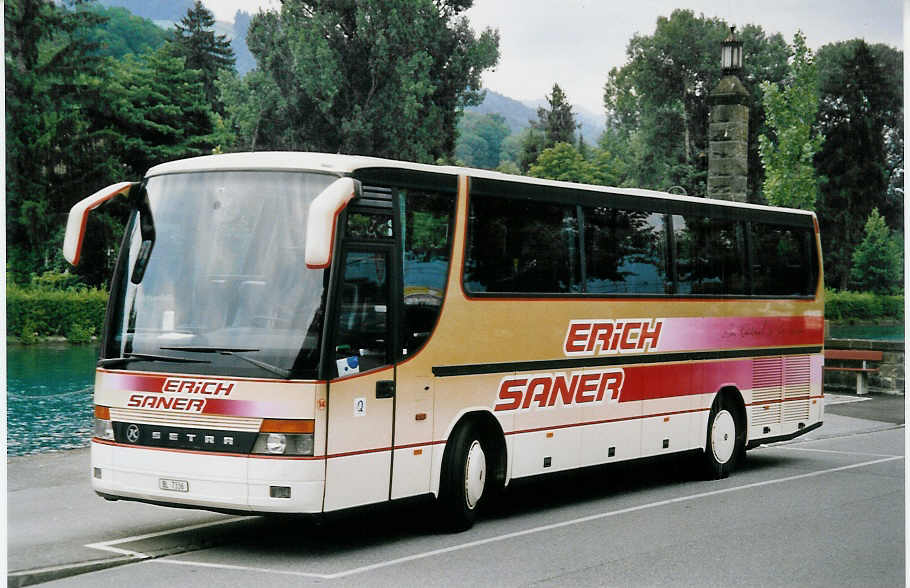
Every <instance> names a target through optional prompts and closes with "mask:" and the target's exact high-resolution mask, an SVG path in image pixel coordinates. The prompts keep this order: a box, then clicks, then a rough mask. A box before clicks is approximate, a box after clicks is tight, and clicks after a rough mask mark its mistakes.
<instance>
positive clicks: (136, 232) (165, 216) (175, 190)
mask: <svg viewBox="0 0 910 588" xmlns="http://www.w3.org/2000/svg"><path fill="white" fill-rule="evenodd" d="M335 179H337V178H336V177H335V176H331V175H326V174H317V173H301V172H278V171H255V172H254V171H223V172H198V173H182V174H171V175H163V176H156V177H152V178H150V179H149V180H148V182H147V184H146V186H145V191H146V194H147V197H148V203H149V207H148V208H149V210H150V214H151V217H152V219H151V220H152V223H153V225H154V232H155V240H154V246H153V248H152V252H151V255H150V256H149V257H148V259H147V263H146V264H145V267H144V268H140V269H137V267H138V266H141V265H143V264H142V263H139V264H137V263H136V262H137V259H138V258H141V257H142V256H143V253H142V239H143V237H142V234H141V233H142V232H141V230H140V224H141V222H140V221H142V220H143V219H141V218H139V217H140V215H141V214H143V213H144V212H141V211H142V210H143V209H142V208H140V211H137V212H134V215H133V218H132V220H131V222H130V224H129V226H128V227H127V231H128V238H127V239H125V241H124V243H125V245H124V247H125V248H126V249H125V251H123V252H122V253H121V255H120V259H119V261H118V264H119V267H118V269H117V273H116V278H115V283H114V286H113V288H112V292H111V296H112V312H111V313H110V316H109V319H110V321H111V323H110V324H109V325H108V328H107V341H106V345H105V349H104V354H103V356H104V358H105V359H103V360H102V365H103V364H104V362H105V361H107V362H110V363H111V364H112V365H113V364H114V363H116V359H118V358H119V359H122V360H124V363H125V362H126V361H127V360H128V361H129V363H130V369H141V370H146V371H163V372H181V373H186V372H190V373H207V374H213V375H234V376H242V377H274V376H276V375H278V376H283V377H296V378H315V377H316V376H317V373H318V363H319V355H320V353H319V351H320V342H321V333H322V320H323V309H324V300H325V296H324V289H325V284H324V280H325V273H326V272H325V270H313V269H307V267H306V264H305V261H304V245H305V242H306V239H305V237H306V235H305V231H306V220H307V219H306V215H307V211H308V209H309V206H310V203H311V202H312V201H313V199H314V198H315V197H316V196H317V195H318V194H319V193H320V192H321V191H322V190H323V189H324V188H325V187H326V186H328V185H329V184H330V183H331V182H332V181H333V180H335ZM145 214H148V213H145ZM146 220H147V219H146ZM143 270H144V273H143ZM134 272H137V273H136V276H133V273H134ZM131 278H134V279H131ZM139 278H141V279H139ZM134 281H138V282H139V283H138V284H135V283H133V282H134Z"/></svg>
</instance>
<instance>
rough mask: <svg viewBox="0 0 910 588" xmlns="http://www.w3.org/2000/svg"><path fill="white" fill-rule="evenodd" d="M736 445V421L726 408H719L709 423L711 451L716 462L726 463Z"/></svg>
mask: <svg viewBox="0 0 910 588" xmlns="http://www.w3.org/2000/svg"><path fill="white" fill-rule="evenodd" d="M735 447H736V422H735V421H734V420H733V415H732V414H730V412H729V411H727V410H721V411H720V412H718V413H717V415H715V417H714V423H713V424H712V425H711V451H712V452H713V453H714V459H715V460H717V463H727V462H728V461H730V458H731V457H733V450H734V448H735Z"/></svg>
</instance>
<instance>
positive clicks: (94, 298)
mask: <svg viewBox="0 0 910 588" xmlns="http://www.w3.org/2000/svg"><path fill="white" fill-rule="evenodd" d="M106 306H107V293H106V292H104V291H103V290H99V289H96V288H88V289H81V290H72V289H71V290H50V289H46V288H39V287H21V286H16V285H9V286H8V287H7V290H6V332H7V335H9V336H18V337H19V338H20V342H22V343H34V342H36V341H37V340H38V338H40V337H53V336H65V337H67V338H68V339H70V338H71V339H74V340H75V341H74V342H85V341H88V340H90V339H91V337H92V335H95V334H98V333H100V332H101V327H102V324H103V323H104V313H105V308H106Z"/></svg>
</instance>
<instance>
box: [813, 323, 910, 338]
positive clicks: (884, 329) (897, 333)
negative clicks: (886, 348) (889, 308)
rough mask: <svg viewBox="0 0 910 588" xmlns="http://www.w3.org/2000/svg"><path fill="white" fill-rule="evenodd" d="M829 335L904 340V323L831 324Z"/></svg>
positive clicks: (832, 336)
mask: <svg viewBox="0 0 910 588" xmlns="http://www.w3.org/2000/svg"><path fill="white" fill-rule="evenodd" d="M828 336H829V337H831V338H832V339H872V340H874V341H903V340H904V325H902V324H900V325H831V326H830V327H829V328H828Z"/></svg>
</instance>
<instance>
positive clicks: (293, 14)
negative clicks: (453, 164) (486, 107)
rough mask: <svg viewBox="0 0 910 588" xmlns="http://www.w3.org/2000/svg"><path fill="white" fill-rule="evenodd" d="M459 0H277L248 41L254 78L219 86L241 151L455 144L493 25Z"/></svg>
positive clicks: (491, 55) (422, 154) (396, 153)
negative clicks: (479, 24) (479, 22)
mask: <svg viewBox="0 0 910 588" xmlns="http://www.w3.org/2000/svg"><path fill="white" fill-rule="evenodd" d="M470 5H471V2H470V1H465V0H437V1H434V0H373V1H371V2H331V3H329V2H325V3H323V2H306V1H303V0H286V1H285V2H283V3H282V5H281V9H280V11H277V12H260V13H259V14H257V15H256V16H254V17H253V20H252V23H251V24H250V29H249V33H248V36H247V43H248V45H249V47H250V50H251V51H252V53H253V55H254V56H255V57H256V61H257V63H258V66H259V69H258V72H259V73H258V74H257V75H256V76H253V77H251V75H252V73H255V71H254V72H251V74H250V75H247V76H245V77H244V79H243V80H234V81H231V80H225V79H224V77H222V80H221V87H222V91H223V94H222V96H223V100H224V102H225V105H226V106H227V109H228V112H229V123H230V125H231V127H232V128H234V129H236V130H237V133H238V139H239V140H238V145H237V147H238V148H240V149H251V148H256V149H299V150H307V151H324V152H330V153H338V152H340V153H353V154H361V155H375V156H381V157H391V158H396V159H404V160H410V161H423V162H433V161H436V160H437V159H439V158H442V157H450V156H451V155H452V154H453V153H454V150H455V135H456V123H457V119H458V112H459V110H460V109H461V108H462V107H464V106H466V105H471V104H477V103H479V102H480V99H481V93H480V87H481V84H480V74H481V72H483V70H485V69H487V68H489V67H492V66H493V65H495V64H496V62H497V60H498V57H499V49H498V45H499V38H498V33H496V32H494V31H492V30H489V29H488V30H486V31H484V32H483V33H481V34H480V36H479V37H475V35H474V33H473V32H472V31H471V28H470V26H469V24H468V21H467V19H466V18H463V17H460V14H461V13H462V12H463V11H464V10H465V9H467V8H468V7H469V6H470Z"/></svg>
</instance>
